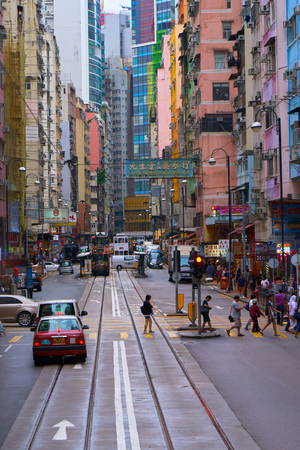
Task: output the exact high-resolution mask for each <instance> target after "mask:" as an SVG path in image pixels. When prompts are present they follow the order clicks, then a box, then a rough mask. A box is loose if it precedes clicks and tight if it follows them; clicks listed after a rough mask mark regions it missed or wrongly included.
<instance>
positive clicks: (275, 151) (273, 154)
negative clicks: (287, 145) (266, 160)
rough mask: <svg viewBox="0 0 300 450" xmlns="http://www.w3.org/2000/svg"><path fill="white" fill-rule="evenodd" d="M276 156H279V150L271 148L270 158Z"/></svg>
mask: <svg viewBox="0 0 300 450" xmlns="http://www.w3.org/2000/svg"><path fill="white" fill-rule="evenodd" d="M275 155H277V148H270V150H269V156H275Z"/></svg>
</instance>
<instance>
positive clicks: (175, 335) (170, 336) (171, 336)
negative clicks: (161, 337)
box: [167, 331, 177, 338]
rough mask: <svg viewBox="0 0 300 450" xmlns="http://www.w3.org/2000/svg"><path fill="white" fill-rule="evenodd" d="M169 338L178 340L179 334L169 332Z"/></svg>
mask: <svg viewBox="0 0 300 450" xmlns="http://www.w3.org/2000/svg"><path fill="white" fill-rule="evenodd" d="M167 333H168V336H169V338H176V337H177V334H176V333H174V331H167Z"/></svg>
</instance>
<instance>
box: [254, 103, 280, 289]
mask: <svg viewBox="0 0 300 450" xmlns="http://www.w3.org/2000/svg"><path fill="white" fill-rule="evenodd" d="M268 111H271V112H272V113H273V114H274V116H275V118H276V124H277V134H278V150H279V176H280V185H279V186H280V220H281V259H282V274H281V275H282V281H284V280H285V262H284V221H283V216H284V214H283V191H282V189H283V188H282V186H283V179H282V142H281V119H280V117H278V116H277V113H276V111H275V110H274V109H273V108H272V107H271V106H262V107H261V108H260V109H259V110H258V111H257V112H256V114H255V122H254V123H253V124H252V125H251V128H252V130H253V131H254V132H255V133H258V132H259V131H260V130H261V128H262V125H261V123H260V122H258V120H257V117H258V113H260V112H268Z"/></svg>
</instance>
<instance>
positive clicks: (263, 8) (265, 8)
mask: <svg viewBox="0 0 300 450" xmlns="http://www.w3.org/2000/svg"><path fill="white" fill-rule="evenodd" d="M259 14H263V15H268V14H270V8H269V6H267V5H264V6H261V7H260V9H259Z"/></svg>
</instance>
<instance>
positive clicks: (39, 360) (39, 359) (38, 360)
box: [33, 356, 43, 366]
mask: <svg viewBox="0 0 300 450" xmlns="http://www.w3.org/2000/svg"><path fill="white" fill-rule="evenodd" d="M33 361H34V364H35V365H36V366H40V365H41V364H42V362H43V358H42V356H33Z"/></svg>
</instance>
